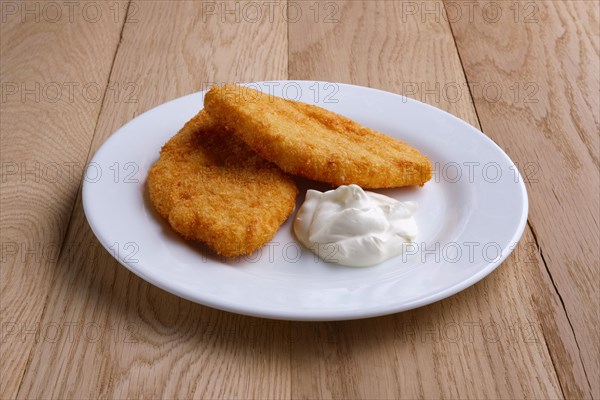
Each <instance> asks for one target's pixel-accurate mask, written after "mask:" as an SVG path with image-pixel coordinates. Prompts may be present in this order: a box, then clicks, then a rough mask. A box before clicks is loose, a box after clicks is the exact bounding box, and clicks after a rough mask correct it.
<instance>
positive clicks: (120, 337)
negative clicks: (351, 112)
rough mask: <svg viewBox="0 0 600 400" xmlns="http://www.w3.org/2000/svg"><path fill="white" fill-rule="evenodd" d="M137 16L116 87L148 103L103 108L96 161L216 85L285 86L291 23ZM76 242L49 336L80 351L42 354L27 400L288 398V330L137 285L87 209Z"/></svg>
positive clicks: (192, 10)
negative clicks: (137, 129) (149, 120)
mask: <svg viewBox="0 0 600 400" xmlns="http://www.w3.org/2000/svg"><path fill="white" fill-rule="evenodd" d="M137 4H138V10H137V12H136V14H135V18H136V19H137V20H138V22H137V23H126V25H125V29H124V31H123V35H122V40H121V43H120V46H119V49H118V52H117V55H116V59H115V64H114V67H113V70H112V74H111V77H110V81H111V82H113V81H125V82H135V84H136V87H137V88H139V91H138V93H139V94H138V99H139V101H138V102H136V103H121V104H116V103H114V102H110V101H105V102H104V104H103V107H102V113H101V115H100V118H99V121H98V126H97V129H96V132H95V136H94V140H93V143H92V146H91V154H93V152H94V151H95V150H96V149H97V148H98V147H99V146H100V145H101V144H102V142H103V141H104V140H105V139H106V138H107V137H108V136H109V135H110V134H111V133H112V132H114V131H115V130H116V129H117V128H119V127H120V126H121V125H123V124H124V123H126V122H127V121H129V120H130V119H131V118H133V117H134V116H136V115H137V114H139V113H141V112H143V111H146V110H147V109H149V108H151V107H153V106H155V105H158V104H160V103H163V102H165V101H167V100H170V99H173V98H176V97H179V96H182V95H184V94H188V93H191V92H194V91H197V90H200V89H202V88H203V87H204V86H206V83H207V82H232V81H233V82H235V81H253V80H264V79H285V78H286V75H287V73H286V69H287V44H286V43H287V42H286V33H287V31H286V25H285V21H283V19H281V18H274V19H273V21H272V22H270V21H269V19H268V18H263V19H261V20H259V21H257V22H254V23H253V22H247V21H245V20H244V19H243V18H240V20H239V22H236V15H235V14H233V15H224V16H225V17H226V18H225V22H222V20H221V15H219V14H203V11H204V10H205V9H203V7H204V6H203V5H202V3H198V2H193V1H190V2H176V3H168V2H144V3H141V2H140V3H137ZM226 6H227V9H228V10H235V7H236V6H235V3H234V2H229V3H227V5H226ZM217 12H218V11H217ZM66 240H67V241H73V242H80V243H81V245H80V246H78V247H77V248H76V249H75V250H74V251H73V255H72V257H71V258H70V259H69V258H67V257H61V258H60V260H59V262H58V265H57V266H56V269H55V271H54V273H53V277H52V279H53V281H54V283H53V286H52V290H51V291H50V294H49V297H50V298H51V299H52V302H50V303H49V304H48V305H47V309H46V312H45V314H44V318H43V320H42V325H44V326H45V325H49V324H52V323H59V324H63V325H64V324H65V323H75V324H76V327H77V328H79V329H78V330H76V331H75V334H74V335H73V339H72V340H70V341H69V340H64V339H63V340H62V341H59V342H57V343H49V342H40V343H39V344H38V345H37V347H36V349H35V351H34V353H33V354H32V360H31V363H30V368H29V369H28V370H27V372H26V374H25V377H24V379H23V383H22V386H21V390H20V392H19V397H25V398H31V397H58V398H65V397H68V398H89V397H106V398H125V397H127V398H151V397H152V398H191V397H196V398H276V399H280V398H287V397H289V393H290V370H289V366H290V363H289V340H288V335H289V326H288V324H287V323H286V322H271V321H263V320H259V319H255V318H249V317H244V316H239V315H234V314H229V313H225V312H220V311H216V310H213V309H209V308H206V307H202V306H200V305H197V304H193V303H190V302H188V301H186V300H183V299H180V298H177V297H175V296H173V295H171V294H168V293H166V292H163V291H162V290H160V289H157V288H156V287H154V286H152V285H150V284H148V283H146V282H144V281H142V280H141V279H139V278H137V277H135V276H133V275H132V274H131V273H129V272H128V271H127V270H126V269H124V268H123V267H121V266H120V265H118V263H117V262H116V261H115V260H114V259H113V258H112V257H111V255H110V254H109V253H107V252H105V251H104V250H100V249H98V248H97V247H98V246H97V241H96V239H95V237H94V235H93V234H92V232H91V231H90V229H89V227H88V224H87V222H86V220H85V216H84V214H83V210H82V207H81V200H80V198H78V199H77V203H76V207H75V210H74V213H73V217H72V221H71V224H70V229H69V232H68V233H67V239H66ZM91 249H94V250H93V251H92V250H91ZM48 365H52V366H53V368H47V367H46V366H48Z"/></svg>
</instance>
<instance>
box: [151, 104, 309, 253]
mask: <svg viewBox="0 0 600 400" xmlns="http://www.w3.org/2000/svg"><path fill="white" fill-rule="evenodd" d="M147 189H148V193H149V195H150V201H151V202H152V204H153V206H154V208H155V209H156V211H157V212H158V213H159V214H160V215H161V216H162V217H164V218H165V219H166V220H167V221H168V222H169V224H170V225H171V227H172V228H173V229H174V230H175V231H177V232H178V233H179V234H181V235H182V236H183V237H184V238H186V239H189V240H197V241H200V242H204V243H206V244H207V245H208V246H209V247H211V248H212V249H213V250H214V251H215V252H217V253H218V254H221V255H223V256H226V257H235V256H238V255H241V254H250V253H252V252H253V251H254V250H256V249H258V248H260V247H262V246H263V245H264V244H265V243H267V242H268V241H269V240H271V239H272V238H273V236H274V235H275V233H276V232H277V230H278V229H279V227H280V226H281V224H283V222H284V221H285V220H286V219H287V218H288V216H289V215H290V214H291V213H292V211H293V210H294V206H295V199H296V194H297V192H298V189H297V188H296V185H295V183H294V181H293V180H292V179H291V178H290V177H289V176H287V175H285V174H284V173H283V172H282V171H281V170H280V169H279V168H278V167H277V166H276V165H274V164H272V163H270V162H268V161H266V160H264V159H263V158H262V157H260V156H259V155H257V154H256V153H255V152H254V151H253V150H252V149H250V148H249V147H248V146H247V145H246V144H244V142H243V141H241V140H240V139H238V138H237V137H236V136H235V135H232V134H231V133H229V132H227V131H226V130H225V129H223V128H221V127H219V126H217V125H215V124H214V123H213V122H212V121H211V120H210V117H209V116H208V115H207V114H206V113H205V112H203V111H201V112H200V113H199V114H198V115H196V116H195V117H194V118H192V119H191V120H190V121H188V122H187V123H186V124H185V126H184V127H183V128H182V129H181V130H180V131H179V132H178V133H177V134H176V135H175V136H174V137H173V138H171V140H169V141H168V142H167V143H166V144H165V145H164V146H163V148H162V150H161V152H160V158H159V160H158V161H157V162H156V164H154V166H153V167H152V168H151V169H150V172H149V174H148V180H147Z"/></svg>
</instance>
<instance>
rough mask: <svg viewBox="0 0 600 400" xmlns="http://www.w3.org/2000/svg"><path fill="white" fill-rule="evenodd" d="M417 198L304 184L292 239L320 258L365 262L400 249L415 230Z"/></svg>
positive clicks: (364, 264)
mask: <svg viewBox="0 0 600 400" xmlns="http://www.w3.org/2000/svg"><path fill="white" fill-rule="evenodd" d="M416 208H417V203H415V202H414V201H407V202H400V201H397V200H395V199H392V198H390V197H387V196H384V195H381V194H378V193H372V192H365V191H364V190H362V188H361V187H360V186H357V185H349V186H340V187H338V188H337V189H335V190H330V191H327V192H324V193H322V192H319V191H316V190H309V191H308V192H307V193H306V200H305V201H304V204H302V207H300V210H298V214H297V215H296V220H295V221H294V232H295V233H296V236H297V237H298V239H299V240H300V241H301V242H302V243H303V244H304V245H305V246H306V247H308V248H309V249H311V250H312V251H313V252H315V254H317V255H319V256H321V257H324V255H326V258H324V259H325V261H330V262H337V263H339V264H342V265H347V266H351V267H367V266H370V265H374V264H377V263H380V262H382V261H385V260H387V259H388V258H391V257H395V256H397V255H399V254H401V253H402V250H403V247H404V246H403V244H404V243H406V242H410V241H412V240H414V239H415V237H416V236H417V232H418V229H417V224H416V222H415V219H414V217H413V215H414V213H415V210H416Z"/></svg>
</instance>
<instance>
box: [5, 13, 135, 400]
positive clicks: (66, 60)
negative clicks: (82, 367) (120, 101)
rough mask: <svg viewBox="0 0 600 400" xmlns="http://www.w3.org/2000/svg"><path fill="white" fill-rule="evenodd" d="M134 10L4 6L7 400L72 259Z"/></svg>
mask: <svg viewBox="0 0 600 400" xmlns="http://www.w3.org/2000/svg"><path fill="white" fill-rule="evenodd" d="M111 5H112V7H113V8H114V10H111V8H110V6H111ZM126 5H127V4H126V3H116V2H113V3H111V4H108V3H104V4H100V3H94V4H93V5H92V6H86V7H84V6H83V5H81V4H79V6H76V5H74V4H71V8H69V6H68V5H67V4H62V3H57V2H53V3H52V4H50V5H48V4H45V3H43V2H29V3H26V2H3V3H2V5H1V6H0V7H1V21H0V52H1V53H0V60H1V61H0V81H1V86H2V88H1V90H2V99H1V103H0V132H1V136H0V149H1V156H0V158H1V168H2V173H1V182H0V186H1V189H0V191H1V193H2V194H1V197H0V199H1V200H0V201H1V206H0V209H1V217H0V237H1V239H0V243H1V248H2V250H1V252H2V254H1V257H2V259H1V263H0V324H1V327H2V328H1V331H2V337H1V338H0V359H2V362H1V363H0V376H1V377H2V379H0V393H2V397H3V398H14V397H15V396H16V394H17V390H18V387H19V384H20V382H21V379H22V376H23V373H24V371H25V369H26V366H27V362H28V357H29V355H30V352H31V349H32V348H33V347H34V346H35V343H36V342H38V341H40V340H44V333H45V332H42V331H41V329H40V318H41V315H42V311H43V309H44V306H45V303H46V298H47V295H48V291H49V289H50V287H51V285H52V275H53V272H54V269H55V265H56V261H57V259H58V255H59V253H60V252H61V251H63V250H64V238H65V234H66V231H67V227H68V224H69V218H70V215H71V212H72V210H73V205H74V203H75V200H76V198H77V191H78V188H79V179H80V176H81V173H82V171H83V167H84V165H85V162H86V157H87V152H88V148H89V146H90V143H91V139H92V135H93V132H94V127H95V125H96V122H97V119H98V115H99V112H100V106H101V103H102V97H103V95H104V93H105V90H106V86H107V83H108V76H109V73H110V68H111V65H112V61H113V56H114V52H115V50H116V47H117V43H118V41H119V34H120V32H121V28H122V26H123V20H124V9H123V8H122V7H123V6H126ZM118 11H120V14H119V13H118ZM115 84H120V82H115Z"/></svg>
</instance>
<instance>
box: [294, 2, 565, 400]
mask: <svg viewBox="0 0 600 400" xmlns="http://www.w3.org/2000/svg"><path fill="white" fill-rule="evenodd" d="M327 4H335V5H334V6H329V11H330V12H331V11H332V10H334V11H335V10H336V13H335V17H336V19H337V20H338V21H337V22H331V23H324V22H323V21H319V20H317V22H315V21H314V20H308V19H306V20H303V21H301V22H300V23H297V24H290V32H289V40H290V43H289V46H290V58H289V63H290V78H291V79H317V78H318V79H322V80H331V81H339V82H349V83H354V84H360V85H368V86H371V87H376V88H381V89H384V90H389V91H392V92H397V93H404V94H406V95H408V96H411V97H415V98H417V99H419V100H423V101H426V102H428V103H430V104H433V105H435V106H437V107H440V108H442V109H445V110H447V111H449V112H451V113H453V114H455V115H457V116H458V117H460V118H462V119H464V120H466V121H468V122H470V123H471V124H473V125H475V126H478V124H477V116H476V113H475V110H474V108H473V104H472V102H471V98H470V95H469V91H468V87H467V85H466V81H465V77H464V74H463V71H462V67H461V63H460V60H459V57H458V54H457V51H456V48H455V44H454V39H453V36H452V33H451V29H450V26H449V24H448V23H447V21H446V20H445V19H443V18H441V14H439V13H440V12H441V11H439V10H442V9H443V4H442V3H440V2H427V4H426V7H427V8H428V9H429V10H434V11H433V13H435V12H436V11H435V10H438V11H437V12H438V14H439V16H440V17H439V18H432V17H431V16H430V17H429V18H422V15H421V14H416V12H418V11H420V10H418V9H415V8H413V7H421V6H425V5H424V4H425V3H424V2H418V3H417V2H402V1H398V2H394V1H385V2H371V1H362V2H361V1H356V2H351V3H350V2H339V3H331V2H327ZM311 6H313V5H312V4H306V7H307V8H308V9H307V10H305V12H307V13H310V12H313V10H312V9H311V8H310V7H311ZM471 40H472V37H471ZM452 87H454V88H462V91H459V92H458V93H457V92H451V91H447V90H450V89H452ZM532 300H533V301H534V304H535V306H534V307H532ZM561 318H562V319H561ZM565 321H566V320H565V319H564V315H563V314H561V307H560V301H559V299H558V297H557V296H556V295H553V291H552V283H551V281H550V279H548V276H547V275H546V273H545V269H544V266H543V263H542V262H541V259H540V257H539V254H538V253H537V248H536V247H535V241H534V239H533V237H532V234H531V231H530V230H527V231H526V232H525V234H524V237H523V239H522V241H521V242H520V244H519V246H518V247H517V250H516V252H515V253H513V255H511V257H509V259H508V260H507V261H506V262H505V263H504V264H503V265H502V266H501V267H500V268H499V269H498V270H497V271H496V272H494V273H493V274H492V275H490V276H489V277H487V278H486V279H485V280H483V281H482V282H480V283H478V284H477V285H475V286H474V287H472V288H470V289H468V290H466V291H464V292H462V293H460V294H458V295H456V296H453V297H451V298H449V299H447V300H444V301H441V302H438V303H435V304H433V305H430V306H428V307H424V308H421V309H418V310H414V311H411V312H406V313H402V314H397V315H392V316H387V317H381V318H374V319H369V320H362V321H351V322H338V323H327V324H293V325H292V338H294V340H293V342H292V373H293V375H292V379H293V382H294V384H293V386H292V390H293V391H292V397H294V398H525V397H527V398H560V397H563V394H562V392H561V387H560V383H559V380H558V378H557V376H556V373H555V370H554V368H553V363H552V361H553V360H552V359H551V357H550V354H549V352H548V349H547V346H549V344H548V342H547V341H546V338H547V337H548V336H550V340H556V339H555V338H556V337H560V336H559V334H560V333H561V327H562V326H564V325H563V324H564V322H565Z"/></svg>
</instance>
